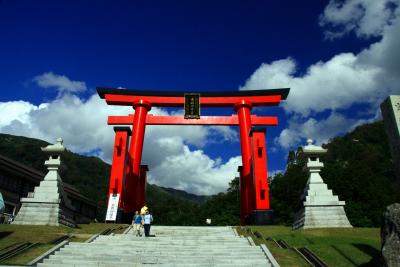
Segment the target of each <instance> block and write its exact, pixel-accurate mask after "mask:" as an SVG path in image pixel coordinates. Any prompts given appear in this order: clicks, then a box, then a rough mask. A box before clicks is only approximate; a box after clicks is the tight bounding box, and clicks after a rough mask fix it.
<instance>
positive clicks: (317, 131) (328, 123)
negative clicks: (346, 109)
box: [275, 113, 357, 148]
mask: <svg viewBox="0 0 400 267" xmlns="http://www.w3.org/2000/svg"><path fill="white" fill-rule="evenodd" d="M356 123H357V121H356V120H353V119H348V118H346V117H344V116H342V115H340V114H338V113H332V114H331V115H330V116H329V117H328V118H326V119H322V120H316V119H314V118H308V119H305V120H304V119H300V118H298V117H293V118H291V119H290V120H289V122H288V124H289V127H288V128H287V129H284V130H283V131H282V132H281V134H280V135H279V137H277V138H276V139H275V142H278V143H279V144H280V145H281V146H282V147H284V148H290V147H293V146H294V145H296V144H300V143H301V142H303V141H304V140H305V139H308V138H311V139H313V140H315V141H316V143H317V144H321V143H323V142H326V141H328V140H329V138H331V137H332V136H337V135H339V134H341V133H344V132H347V131H349V130H350V129H351V128H352V127H353V125H354V124H356Z"/></svg>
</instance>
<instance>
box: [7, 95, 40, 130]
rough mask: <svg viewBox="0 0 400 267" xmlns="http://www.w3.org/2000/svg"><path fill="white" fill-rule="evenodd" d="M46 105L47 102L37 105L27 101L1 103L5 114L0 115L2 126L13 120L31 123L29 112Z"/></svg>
mask: <svg viewBox="0 0 400 267" xmlns="http://www.w3.org/2000/svg"><path fill="white" fill-rule="evenodd" d="M45 107H46V104H42V105H40V106H35V105H32V104H31V103H29V102H25V101H10V102H3V103H0V110H1V114H3V115H2V116H0V128H1V127H4V126H6V125H8V124H9V123H10V122H12V121H18V122H20V123H29V113H30V112H31V111H32V110H38V109H42V108H45Z"/></svg>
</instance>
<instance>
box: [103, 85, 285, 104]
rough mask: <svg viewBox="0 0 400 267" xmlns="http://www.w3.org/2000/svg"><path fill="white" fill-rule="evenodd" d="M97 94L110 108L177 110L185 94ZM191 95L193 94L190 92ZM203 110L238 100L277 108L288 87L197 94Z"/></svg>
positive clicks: (107, 90) (112, 91) (106, 91)
mask: <svg viewBox="0 0 400 267" xmlns="http://www.w3.org/2000/svg"><path fill="white" fill-rule="evenodd" d="M97 92H98V94H99V96H100V97H101V98H104V99H105V100H106V102H107V104H109V105H121V106H132V105H133V103H136V102H138V101H146V102H148V103H151V106H153V107H179V106H183V105H184V101H185V100H184V97H183V96H184V92H163V91H141V90H130V89H113V88H104V87H97ZM190 92H191V93H196V92H194V91H190ZM197 93H199V94H200V96H201V98H200V104H201V106H202V107H233V106H234V105H235V104H237V103H238V102H240V101H246V102H249V103H251V104H252V106H276V105H279V103H280V101H281V100H284V99H286V97H287V95H288V93H289V88H282V89H268V90H248V91H233V92H221V91H220V92H197Z"/></svg>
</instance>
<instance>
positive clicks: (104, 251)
mask: <svg viewBox="0 0 400 267" xmlns="http://www.w3.org/2000/svg"><path fill="white" fill-rule="evenodd" d="M255 248H257V249H253V250H250V249H249V250H248V249H240V250H230V251H226V250H222V249H220V250H210V249H208V250H206V249H200V248H199V249H188V250H185V249H180V250H179V251H177V250H176V249H175V250H174V249H165V250H157V251H154V250H150V249H149V250H144V249H131V250H128V249H127V250H121V249H118V248H114V249H112V248H109V249H101V250H100V249H94V248H88V249H77V248H76V249H70V248H65V249H62V250H60V252H58V254H60V253H63V254H62V255H72V254H74V255H78V254H79V255H80V254H85V253H88V252H90V254H91V255H102V254H110V253H113V254H118V255H124V254H127V253H130V254H132V255H133V254H140V255H147V254H157V255H164V254H168V255H170V254H173V255H192V254H193V253H195V254H198V255H215V256H219V255H232V256H242V255H244V256H247V255H257V254H260V253H261V251H260V250H259V248H258V247H255ZM260 255H261V254H260Z"/></svg>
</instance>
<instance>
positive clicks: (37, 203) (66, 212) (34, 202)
mask: <svg viewBox="0 0 400 267" xmlns="http://www.w3.org/2000/svg"><path fill="white" fill-rule="evenodd" d="M41 149H42V151H43V152H45V153H46V154H48V155H49V159H48V160H46V161H45V162H44V165H46V166H47V169H48V173H47V174H46V176H45V177H44V179H43V180H42V181H41V182H40V185H39V186H36V187H35V189H34V192H30V193H28V196H27V197H26V198H21V204H22V206H21V209H20V211H19V212H18V214H17V217H16V218H15V221H14V224H31V225H53V226H58V225H60V224H63V225H67V226H75V223H74V220H73V207H72V205H71V201H70V200H69V199H68V198H67V195H66V194H65V192H64V189H63V183H62V180H61V177H60V174H59V171H58V168H59V167H60V165H61V154H62V153H63V152H64V151H65V147H64V146H63V140H62V139H61V138H58V139H57V140H56V143H55V144H53V145H48V146H46V147H42V148H41Z"/></svg>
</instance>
